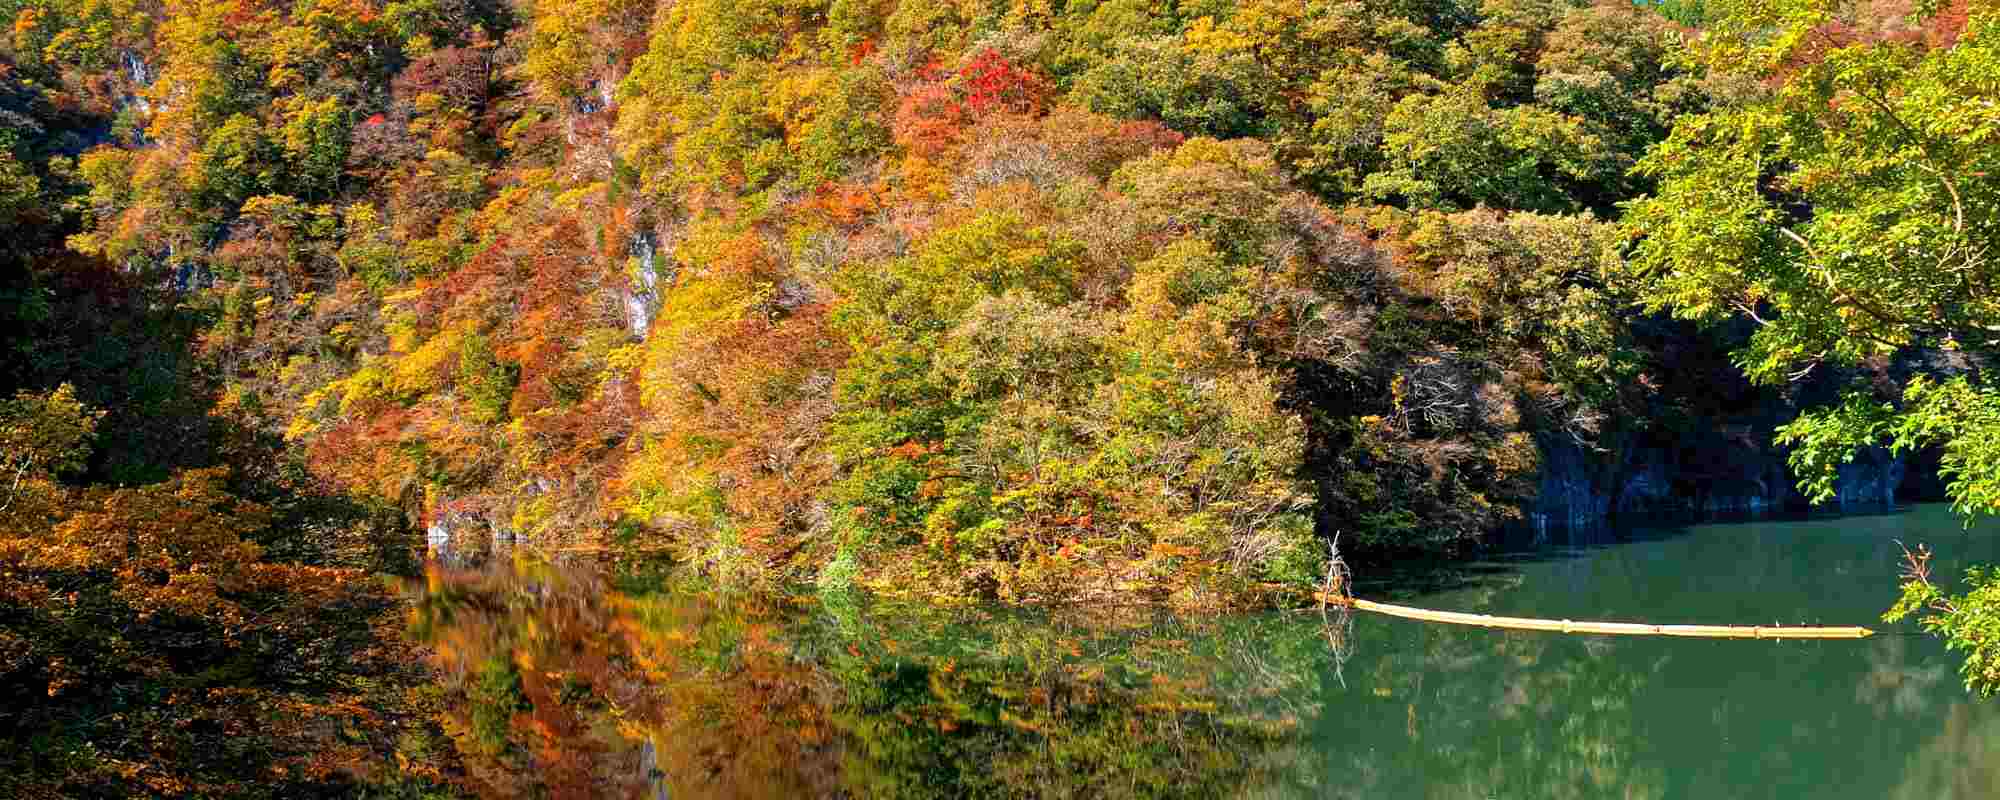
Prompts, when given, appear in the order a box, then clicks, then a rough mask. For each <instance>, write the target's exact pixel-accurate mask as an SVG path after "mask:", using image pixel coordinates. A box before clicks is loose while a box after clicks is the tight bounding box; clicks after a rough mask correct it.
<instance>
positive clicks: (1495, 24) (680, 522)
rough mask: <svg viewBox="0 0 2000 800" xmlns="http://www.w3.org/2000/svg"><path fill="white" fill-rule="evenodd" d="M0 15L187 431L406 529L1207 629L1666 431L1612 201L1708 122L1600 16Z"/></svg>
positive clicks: (555, 9)
mask: <svg viewBox="0 0 2000 800" xmlns="http://www.w3.org/2000/svg"><path fill="white" fill-rule="evenodd" d="M14 16H15V19H16V23H15V25H14V38H13V41H12V51H11V56H12V59H13V62H14V63H13V64H12V65H11V73H10V79H11V80H13V81H14V82H15V83H16V85H17V86H18V87H20V90H21V91H22V92H26V93H34V94H35V95H36V96H37V97H38V98H40V100H41V102H43V103H45V104H47V105H48V106H49V107H50V111H51V112H55V113H58V114H59V113H68V114H71V115H75V116H78V117H79V119H78V121H77V122H76V123H75V125H76V128H77V130H75V131H72V132H69V133H68V134H67V138H62V139H61V141H60V142H55V143H51V145H50V146H52V148H53V150H54V151H55V152H52V153H48V154H35V153H27V152H24V153H21V154H19V155H17V156H16V161H15V163H17V164H21V165H24V166H23V167H22V169H23V170H28V171H29V172H28V174H34V175H36V179H37V184H33V185H28V186H26V187H25V188H24V190H23V191H26V192H29V194H28V195H26V196H30V197H34V198H36V199H35V201H34V202H30V203H26V204H24V205H26V206H28V207H31V208H33V209H34V211H33V213H38V214H45V215H50V216H59V217H63V219H62V221H63V222H67V223H69V224H71V225H72V226H73V232H72V233H70V234H69V235H68V236H66V237H65V238H64V241H63V243H62V245H63V248H64V253H63V254H62V256H61V257H62V258H63V259H65V260H67V261H71V262H78V263H101V264H106V265H109V267H108V268H109V269H111V270H112V271H115V272H116V273H118V274H120V275H123V276H136V280H138V282H140V283H142V284H144V286H145V287H146V288H148V289H150V290H154V291H158V292H161V293H162V300H161V302H168V303H171V304H172V305H173V306H174V307H175V309H176V310H178V311H179V312H180V313H181V316H182V317H183V318H184V320H183V321H184V324H187V325H190V326H192V330H190V332H189V335H190V336H191V337H192V347H191V348H190V349H189V350H188V352H187V353H186V354H185V357H186V358H189V359H192V360H194V361H197V362H199V365H200V369H201V370H202V372H203V376H204V378H206V379H208V380H210V381H212V382H213V387H212V390H213V394H214V397H213V401H214V403H213V408H212V409H211V411H212V416H221V417H225V418H227V419H229V420H231V422H232V424H237V425H241V426H243V427H244V428H246V429H247V431H248V432H250V433H254V434H262V435H268V436H282V438H283V441H284V446H285V448H286V451H287V452H288V453H291V454H294V455H296V456H297V457H299V460H300V461H301V462H302V464H303V468H304V470H305V472H306V473H307V474H308V475H309V476H310V479H311V480H313V481H315V482H318V483H321V484H324V485H327V486H335V487H338V488H340V489H341V490H343V491H345V492H348V493H351V494H352V495H353V496H355V497H357V498H362V499H364V500H368V501H371V502H375V503H379V504H384V505H386V506H391V507H394V508H396V509H398V510H400V511H401V512H402V513H403V514H404V515H405V516H406V518H407V519H408V520H410V521H413V522H417V523H420V524H423V525H428V526H433V527H434V528H435V529H436V530H438V531H440V532H441V533H448V534H450V535H454V536H459V537H469V538H470V539H473V540H483V539H485V538H487V537H489V536H499V537H501V538H502V539H503V540H505V539H517V540H522V541H528V542H532V543H535V544H536V545H539V546H542V547H545V548H568V547H582V548H589V549H596V548H610V549H612V550H614V551H616V552H618V553H621V554H626V555H631V556H635V557H637V556H662V555H663V556H665V557H668V558H670V559H671V560H673V561H676V562H685V563H691V564H696V565H699V566H700V567H701V569H703V570H704V571H706V572H708V573H710V574H712V575H713V576H714V577H715V578H716V579H718V580H721V581H727V582H745V583H753V584H755V583H769V582H774V581H787V580H826V581H837V582H847V581H855V582H860V583H863V584H866V585H869V586H872V587H875V588H878V589H886V590H897V591H921V592H927V593H935V594H936V595H938V596H940V597H981V596H998V597H1002V598H1006V599H1014V600H1059V599H1076V597H1077V596H1095V595H1117V596H1127V597H1129V596H1133V595H1135V594H1136V595H1139V596H1154V597H1161V598H1167V597H1173V598H1176V602H1181V603H1186V604H1194V605H1213V604H1223V603H1233V602H1237V600H1235V599H1232V598H1242V597H1244V596H1245V595H1246V593H1247V594H1252V595H1254V594H1258V593H1261V591H1262V590H1263V589H1268V588H1271V587H1274V586H1280V585H1298V584H1300V583H1301V582H1303V581H1305V580H1307V579H1309V578H1311V577H1312V576H1313V575H1315V574H1316V573H1317V564H1318V561H1319V559H1320V558H1322V557H1323V553H1324V548H1323V545H1321V544H1320V543H1318V542H1317V541H1316V539H1317V538H1325V537H1329V536H1331V535H1332V534H1333V533H1334V532H1335V531H1339V532H1341V533H1342V534H1343V536H1344V537H1345V539H1344V541H1345V542H1347V543H1348V545H1349V547H1350V549H1353V550H1356V551H1363V552H1366V551H1395V550H1399V549H1438V548H1444V549H1450V548H1453V547H1456V546H1459V545H1461V544H1463V543H1466V542H1469V541H1472V540H1475V539H1477V538H1478V537H1479V536H1481V535H1482V534H1484V533H1485V532H1487V531H1489V530H1492V529H1493V528H1495V527H1496V526H1499V525H1502V524H1505V523H1507V522H1509V521H1512V520H1517V519H1520V518H1521V515H1522V511H1523V509H1524V508H1526V507H1528V506H1529V505H1531V504H1532V503H1533V501H1534V500H1535V497H1536V495H1537V490H1538V488H1539V485H1540V478H1541V472H1540V466H1539V465H1540V462H1541V453H1542V452H1543V451H1544V450H1545V449H1546V448H1548V447H1550V446H1552V445H1558V444H1559V445H1560V446H1564V447H1568V448H1571V449H1580V450H1581V451H1582V452H1584V453H1588V454H1590V457H1592V458H1596V459H1599V460H1614V459H1615V458H1616V449H1617V447H1618V446H1619V444H1620V442H1621V441H1622V439H1621V438H1620V436H1621V435H1623V434H1625V433H1628V432H1630V431H1638V430H1643V429H1645V428H1647V427H1649V426H1652V425H1655V424H1657V423H1658V422H1659V417H1660V413H1659V412H1660V411H1661V410H1662V409H1667V408H1669V407H1671V406H1673V405H1675V403H1676V401H1675V400H1674V399H1669V400H1667V401H1666V402H1661V401H1659V400H1658V398H1657V397H1655V396H1654V395H1656V393H1657V392H1656V391H1655V387H1657V385H1658V381H1660V380H1663V378H1662V377H1661V372H1662V367H1663V364H1661V363H1659V362H1661V361H1662V359H1661V358H1660V357H1659V353H1658V352H1657V351H1654V352H1649V351H1647V350H1645V349H1643V348H1641V347H1638V346H1636V343H1635V338H1634V336H1633V332H1632V330H1631V328H1630V326H1631V324H1632V323H1633V321H1634V319H1635V318H1636V316H1635V315H1636V312H1635V311H1634V310H1633V309H1632V308H1631V302H1632V298H1630V297H1628V296H1625V295H1623V294H1621V293H1620V290H1619V289H1617V288H1616V287H1615V286H1614V285H1613V284H1612V282H1611V280H1610V274H1611V272H1613V271H1614V269H1613V268H1614V267H1615V265H1616V264H1617V263H1618V261H1619V254H1620V252H1621V250H1622V249H1623V248H1624V246H1625V241H1626V238H1625V235H1624V234H1623V233H1621V232H1620V231H1619V230H1618V229H1616V228H1615V227H1614V226H1613V225H1612V224H1611V220H1612V219H1613V218H1615V217H1616V216H1617V214H1618V213H1619V211H1618V206H1617V204H1618V203H1619V202H1620V201H1622V200H1625V199H1627V198H1630V197H1633V196H1634V195H1635V194H1636V193H1638V192H1641V191H1643V190H1644V189H1645V188H1646V178H1644V177H1643V176H1639V175H1635V174H1634V173H1633V172H1632V171H1631V168H1632V166H1633V164H1634V163H1635V162H1636V161H1637V159H1638V158H1639V157H1640V156H1641V155H1642V154H1643V152H1644V150H1645V148H1646V147H1647V146H1648V145H1650V144H1652V143H1654V142H1657V141H1659V140H1660V139H1662V138H1663V137H1664V136H1665V134H1666V131H1667V130H1668V128H1669V126H1670V124H1671V121H1672V118H1673V117H1674V115H1676V114H1684V113H1688V112H1692V111H1699V110H1701V109H1703V108H1704V107H1706V105H1707V104H1708V103H1710V102H1711V100H1710V98H1711V96H1712V95H1713V94H1714V92H1715V91H1717V89H1715V88H1714V87H1712V86H1710V85H1709V83H1710V82H1705V81H1704V80H1703V78H1702V76H1701V75H1700V71H1699V70H1698V69H1694V68H1691V67H1676V66H1672V65H1670V63H1669V62H1670V59H1669V54H1670V52H1671V51H1672V50H1673V49H1674V48H1675V47H1676V46H1677V45H1678V43H1679V42H1680V41H1682V40H1683V39H1684V37H1686V36H1687V35H1688V30H1689V29H1688V28H1686V27H1684V26H1683V25H1682V24H1680V23H1677V22H1675V21H1674V19H1672V18H1670V16H1669V15H1666V14H1662V13H1658V12H1657V11H1656V10H1654V9H1650V8H1645V7H1637V6H1625V5H1618V4H1605V5H1580V4H1571V3H1564V2H1553V3H1535V2H1522V3H1490V4H1487V5H1484V6H1478V7H1472V6H1460V5H1454V4H1450V3H1437V4H1422V3H1416V4H1407V5H1402V4H1394V3H1389V4H1381V3H1377V4H1369V3H1348V4H1325V5H1312V4H1306V5H1300V4H1296V3H1249V4H1237V3H1223V4H1212V7H1211V6H1204V5H1201V4H1187V5H1185V6H1183V5H1178V4H1170V5H1167V6H1158V5H1149V4H1136V3H1108V4H1097V5H1090V4H1085V5H1077V6H1062V7H1054V6H1041V5H1035V4H1018V3H1016V4H1010V3H989V4H979V3H971V4H956V5H954V4H898V3H888V2H884V3H844V2H843V3H809V2H808V3H789V2H774V3H751V4H738V3H672V4H661V5H659V6H657V7H656V6H655V5H654V4H651V3H642V2H627V3H606V4H599V5H589V6H572V5H556V4H549V5H545V6H536V5H532V4H520V5H514V6H504V7H502V6H481V5H476V4H462V5H455V4H424V3H396V4H390V5H387V6H383V7H376V6H374V5H371V4H368V3H349V4H337V3H336V4H326V3H320V4H305V5H274V6H269V7H265V6H259V5H256V4H252V3H236V4H215V3H203V4H187V5H186V6H181V5H169V6H167V7H165V8H150V7H142V6H129V7H126V6H117V5H115V4H102V3H87V4H75V5H71V4H60V3H58V4H46V5H44V4H35V5H30V6H27V7H23V8H21V9H19V10H17V11H16V12H15V13H14ZM1683 16H1685V15H1683ZM29 118H30V119H34V117H33V116H32V115H31V116H30V117H29ZM59 119H60V117H58V120H59ZM36 124H38V125H39V124H41V123H36ZM43 127H44V128H46V127H47V126H43ZM52 221H53V220H52ZM51 238H53V237H51ZM44 246H45V248H46V249H48V250H50V251H53V250H55V249H56V248H55V246H54V244H53V243H52V242H50V243H45V244H44ZM36 274H37V276H39V277H37V278H35V280H37V281H40V284H38V286H46V285H48V284H51V283H52V282H53V281H55V280H57V279H58V278H59V277H60V270H58V269H57V268H55V267H53V266H42V267H38V272H37V273H36ZM1674 335H1675V336H1676V337H1677V338H1679V339H1690V338H1694V337H1696V334H1694V333H1693V332H1692V329H1691V328H1690V329H1676V333H1675V334H1674ZM1697 346H1698V347H1704V346H1705V347H1707V348H1708V349H1709V350H1711V351H1714V352H1716V353H1719V352H1720V348H1719V347H1716V346H1713V345H1699V344H1698V345H1697ZM1664 366H1671V365H1664ZM163 369H164V368H163ZM44 382H45V383H46V381H44ZM1705 402H1707V399H1706V398H1701V397H1690V398H1687V399H1685V400H1684V401H1681V402H1680V403H1679V405H1681V406H1689V407H1699V406H1701V405H1702V404H1703V403H1705ZM102 405H105V406H111V405H116V404H114V403H103V404H102Z"/></svg>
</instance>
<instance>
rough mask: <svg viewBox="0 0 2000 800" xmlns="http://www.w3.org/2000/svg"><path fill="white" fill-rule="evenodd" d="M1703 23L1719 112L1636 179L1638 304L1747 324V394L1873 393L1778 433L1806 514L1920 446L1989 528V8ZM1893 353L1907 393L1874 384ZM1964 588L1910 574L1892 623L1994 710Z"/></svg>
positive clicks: (1996, 437) (1984, 608)
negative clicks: (1824, 381) (1793, 385)
mask: <svg viewBox="0 0 2000 800" xmlns="http://www.w3.org/2000/svg"><path fill="white" fill-rule="evenodd" d="M1897 8H1902V7H1897ZM1704 13H1705V15H1706V16H1707V18H1708V19H1709V20H1710V23H1709V25H1708V27H1707V30H1706V35H1705V37H1704V39H1703V40H1702V44H1701V45H1700V46H1699V47H1698V48H1696V49H1695V50H1694V51H1693V54H1692V58H1694V59H1697V60H1699V61H1700V62H1701V65H1702V66H1704V67H1706V68H1707V69H1709V70H1712V71H1713V72H1714V73H1715V74H1716V77H1717V80H1718V81H1719V82H1726V84H1721V85H1727V86H1729V87H1730V93H1729V95H1728V97H1727V98H1726V99H1725V100H1723V101H1721V102H1720V103H1719V105H1718V107H1717V108H1715V109H1714V110H1712V111H1710V112H1709V113H1705V114H1701V115H1695V116H1689V117H1685V118H1683V119H1681V120H1679V121H1678V122H1677V124H1676V126H1675V129H1674V132H1673V135H1672V137H1671V138H1670V139H1669V140H1668V141H1666V142H1665V143H1664V144H1662V145H1660V146H1658V147H1656V148H1655V149H1653V151H1652V152H1651V153H1650V154H1649V155H1648V156H1647V157H1646V159H1645V160H1644V161H1643V162H1642V164H1641V165H1640V171H1641V172H1642V173H1643V174H1644V175H1647V176H1649V177H1652V178H1654V179H1656V180H1658V182H1659V191H1658V194H1657V195H1655V196H1654V197H1651V198H1648V199H1646V200H1643V201H1641V202H1638V203H1635V204H1634V205H1633V206H1631V214H1630V217H1629V218H1628V222H1629V224H1630V226H1631V229H1632V231H1633V233H1634V234H1635V235H1636V236H1638V237H1640V239H1639V241H1638V245H1637V250H1636V254H1635V258H1634V259H1633V261H1632V266H1633V269H1634V271H1635V272H1636V274H1637V275H1638V277H1639V279H1640V280H1641V281H1642V284H1643V287H1644V293H1645V297H1646V302H1647V304H1648V305H1649V306H1650V307H1652V308H1653V309H1656V310H1658V309H1668V310H1671V311H1673V313H1674V314H1676V315H1678V316H1681V317H1685V318H1691V319H1703V320H1714V319H1721V318H1724V317H1728V316H1733V315H1742V316H1747V317H1750V318H1752V319H1754V320H1756V322H1757V324H1758V327H1757V331H1756V333H1755V335H1753V336H1752V337H1751V338H1750V341H1749V344H1748V345H1747V346H1746V347H1745V348H1744V349H1743V350H1741V351H1740V353H1739V354H1738V360H1739V363H1740V365H1741V366H1742V367H1743V369H1744V370H1745V371H1746V372H1747V373H1748V374H1749V375H1750V376H1751V378H1753V379H1754V380H1757V381H1760V382H1764V383H1771V384H1776V383H1783V382H1785V381H1788V380H1794V379H1797V378H1799V377H1801V376H1803V375H1805V374H1807V373H1808V372H1810V371H1812V370H1813V369H1815V368H1817V367H1820V366H1821V365H1828V366H1834V367H1850V368H1852V367H1863V368H1870V369H1871V371H1873V372H1874V373H1875V374H1876V376H1877V377H1878V380H1876V381H1874V382H1873V383H1872V384H1866V385H1860V384H1858V385H1857V386H1856V387H1855V388H1854V390H1853V391H1851V392H1850V393H1849V394H1847V395H1846V397H1845V398H1844V399H1843V400H1841V401H1840V402H1838V403H1834V404H1830V405H1828V406H1826V407H1822V408H1818V409H1815V410H1811V411H1809V412H1808V413H1806V414H1805V415H1803V416H1801V417H1800V418H1799V419H1798V420H1797V421H1795V422H1793V423H1791V424H1790V425H1788V426H1785V427H1784V428H1782V429H1781V430H1780V432H1779V435H1778V441H1779V442H1780V443H1781V444H1785V445H1789V446H1791V447H1792V448H1793V450H1792V455H1791V462H1792V466H1793V468H1794V470H1795V471H1796V472H1797V474H1798V475H1799V478H1800V483H1801V487H1802V488H1803V489H1804V491H1805V492H1806V493H1807V494H1808V495H1809V496H1811V497H1813V498H1814V499H1826V498H1829V497H1831V496H1832V495H1833V493H1834V491H1835V485H1836V482H1837V480H1838V474H1839V467H1840V465H1841V464H1843V463H1845V462H1848V461H1851V460H1852V459H1853V458H1854V457H1855V455H1856V453H1857V451H1859V450H1860V449H1862V448H1866V447H1873V446H1883V445H1886V446H1889V447H1891V448H1892V449H1895V450H1897V451H1902V452H1908V451H1912V450H1917V449H1920V448H1930V447H1936V448H1940V450H1941V452H1942V472H1943V474H1944V476H1945V477H1946V478H1947V480H1948V482H1949V487H1948V490H1949V493H1950V496H1951V498H1952V500H1953V502H1954V504H1955V507H1956V508H1957V509H1958V511H1960V512H1961V513H1963V514H1966V515H1968V516H1975V515H1982V514H1992V513H1995V512H2000V383H1996V382H1995V380H1994V378H1993V377H1992V375H1991V372H1990V365H1991V363H1992V359H1993V358H1994V356H1995V355H2000V294H1996V293H1995V282H1996V280H2000V261H1996V260H1995V256H1996V254H1995V252H1994V247H1995V244H1996V235H2000V141H1997V140H1996V136H2000V105H1996V103H1995V101H1996V99H2000V6H1996V4H1994V3H1991V2H1978V1H1975V2H1970V3H1966V2H1959V3H1919V4H1917V6H1916V8H1915V10H1914V11H1910V12H1909V13H1907V14H1905V13H1902V12H1900V11H1895V10H1894V9H1891V8H1889V7H1888V6H1879V7H1878V6H1877V5H1875V4H1869V3H1858V4H1857V3H1848V2H1828V1H1827V0H1788V1H1787V2H1777V3H1772V2H1736V1H1733V0H1732V1H1730V2H1711V3H1706V4H1704ZM1911 354H1919V355H1920V356H1921V358H1920V359H1918V361H1919V366H1918V368H1917V369H1915V370H1914V372H1913V374H1909V373H1906V372H1905V371H1904V370H1901V369H1894V370H1892V369H1890V367H1891V366H1892V360H1894V359H1897V358H1898V357H1908V356H1910V355H1911ZM1904 374H1908V377H1903V375H1904ZM1968 579H1969V583H1970V584H1971V587H1972V592H1971V594H1970V595H1967V596H1964V597H1959V598H1951V597H1947V596H1945V595H1944V594H1943V593H1942V592H1940V591H1939V590H1938V589H1936V588H1935V587H1933V586H1931V585H1930V584H1929V583H1928V581H1926V580H1925V579H1924V573H1923V572H1922V571H1921V570H1913V572H1912V578H1911V580H1909V581H1907V582H1906V583H1905V590H1906V592H1907V594H1906V596H1905V598H1904V601H1903V602H1902V603H1899V604H1898V605H1897V606H1896V608H1895V609H1893V610H1892V611H1891V612H1890V614H1889V615H1888V616H1889V618H1890V619H1900V618H1903V617H1905V616H1908V615H1911V614H1918V615H1920V616H1921V617H1922V618H1923V620H1924V624H1925V625H1926V626H1927V627H1929V628H1931V629H1932V630H1935V631H1939V632H1941V633H1944V634H1945V635H1946V636H1947V637H1948V638H1949V640H1950V641H1951V643H1952V644H1953V646H1954V647H1957V648H1961V649H1964V650H1966V651H1967V652H1968V653H1969V654H1970V656H1971V659H1970V660H1969V661H1968V663H1967V671H1966V678H1967V681H1968V683H1969V684H1972V685H1974V686H1977V687H1980V688H1981V689H1983V690H1985V691H1988V692H1990V691H1992V690H1994V689H1995V688H1996V687H2000V674H1996V673H1995V672H1994V671H1993V669H1992V668H1991V666H1990V664H1991V663H1992V659H1993V658H1994V657H1995V655H1996V654H2000V610H1996V606H1995V604H1994V603H1993V602H1992V601H1991V599H1990V598H1991V597H1992V596H1993V595H1994V594H1995V592H1996V587H1995V582H1994V579H1993V576H1992V574H1991V573H1989V572H1984V571H1974V572H1973V573H1971V574H1970V575H1969V576H1968Z"/></svg>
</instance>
